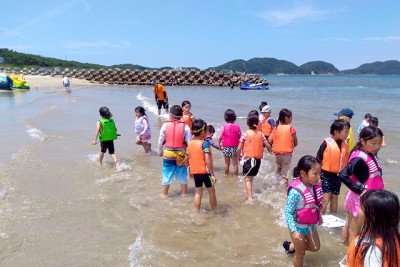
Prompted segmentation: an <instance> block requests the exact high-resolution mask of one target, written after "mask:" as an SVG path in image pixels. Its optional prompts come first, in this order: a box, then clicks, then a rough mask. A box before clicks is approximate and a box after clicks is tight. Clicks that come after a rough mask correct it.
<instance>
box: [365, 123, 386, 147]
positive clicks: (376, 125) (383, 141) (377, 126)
mask: <svg viewBox="0 0 400 267" xmlns="http://www.w3.org/2000/svg"><path fill="white" fill-rule="evenodd" d="M369 122H370V124H369V125H371V126H374V127H376V128H379V129H381V127H379V119H378V118H377V117H371V119H370V121H369ZM381 131H382V129H381ZM384 146H386V143H385V135H383V136H382V147H384Z"/></svg>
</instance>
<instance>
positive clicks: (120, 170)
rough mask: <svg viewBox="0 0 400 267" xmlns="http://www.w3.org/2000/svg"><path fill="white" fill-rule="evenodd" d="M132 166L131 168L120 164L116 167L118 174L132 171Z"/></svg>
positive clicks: (122, 163)
mask: <svg viewBox="0 0 400 267" xmlns="http://www.w3.org/2000/svg"><path fill="white" fill-rule="evenodd" d="M130 169H131V166H129V165H128V164H126V163H124V162H120V163H119V164H118V165H117V166H115V170H116V171H117V172H122V171H124V170H130Z"/></svg>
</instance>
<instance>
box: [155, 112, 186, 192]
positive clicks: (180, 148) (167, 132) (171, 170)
mask: <svg viewBox="0 0 400 267" xmlns="http://www.w3.org/2000/svg"><path fill="white" fill-rule="evenodd" d="M181 118H182V108H181V107H180V106H178V105H175V106H172V107H171V108H170V112H169V120H167V121H166V122H165V123H164V124H163V125H162V126H161V129H160V136H159V138H158V155H159V156H160V157H163V172H162V196H163V197H167V196H168V190H169V187H170V185H171V184H172V181H173V179H174V178H175V179H176V180H178V181H179V183H180V184H181V191H182V194H181V196H182V197H185V196H186V195H187V169H186V165H185V158H186V147H187V144H189V142H190V141H191V140H192V134H191V132H190V129H189V126H187V125H186V123H184V122H183V121H182V120H181Z"/></svg>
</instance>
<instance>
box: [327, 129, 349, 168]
mask: <svg viewBox="0 0 400 267" xmlns="http://www.w3.org/2000/svg"><path fill="white" fill-rule="evenodd" d="M324 140H325V142H326V149H325V151H324V155H323V156H322V169H323V170H324V171H328V172H333V173H339V172H340V171H341V170H343V168H344V167H345V166H346V165H347V161H348V159H349V153H348V149H349V146H348V145H347V143H346V142H345V141H342V144H341V147H340V148H339V146H338V145H337V143H336V141H335V140H334V139H333V138H332V137H328V138H325V139H324Z"/></svg>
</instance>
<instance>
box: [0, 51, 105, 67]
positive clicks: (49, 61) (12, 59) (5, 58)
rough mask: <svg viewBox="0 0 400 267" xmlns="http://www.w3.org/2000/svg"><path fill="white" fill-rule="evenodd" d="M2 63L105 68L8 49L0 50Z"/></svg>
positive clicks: (24, 65)
mask: <svg viewBox="0 0 400 267" xmlns="http://www.w3.org/2000/svg"><path fill="white" fill-rule="evenodd" d="M0 62H1V63H2V65H5V66H7V67H21V68H25V67H48V68H50V67H59V68H82V69H88V68H90V69H100V68H104V67H105V66H102V65H98V64H89V63H80V62H77V61H68V60H62V59H56V58H50V57H42V56H37V55H30V54H24V53H19V52H15V51H13V50H9V49H7V48H0Z"/></svg>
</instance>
